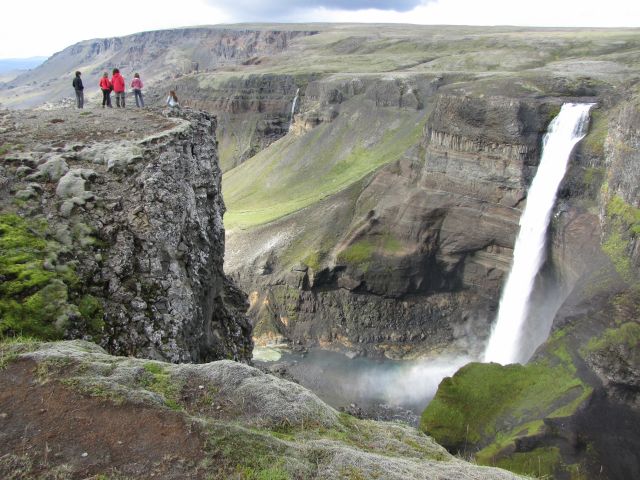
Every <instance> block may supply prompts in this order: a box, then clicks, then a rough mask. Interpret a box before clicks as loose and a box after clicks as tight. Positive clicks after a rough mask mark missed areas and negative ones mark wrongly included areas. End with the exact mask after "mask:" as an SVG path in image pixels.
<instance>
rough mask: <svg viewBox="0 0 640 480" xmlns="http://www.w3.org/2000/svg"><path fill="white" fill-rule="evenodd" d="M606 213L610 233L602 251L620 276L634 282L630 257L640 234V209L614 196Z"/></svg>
mask: <svg viewBox="0 0 640 480" xmlns="http://www.w3.org/2000/svg"><path fill="white" fill-rule="evenodd" d="M605 192H606V185H605ZM606 213H607V220H608V224H609V232H608V234H607V237H606V239H605V241H604V242H603V244H602V250H603V251H604V252H605V253H606V254H607V255H608V256H609V258H610V259H611V261H612V262H613V265H614V266H615V268H616V271H617V272H618V273H619V274H620V276H621V277H622V278H624V279H625V280H626V281H628V282H632V281H633V280H634V278H635V276H636V273H635V269H634V267H633V264H632V262H631V257H630V255H631V242H632V240H633V239H635V238H636V237H637V236H638V234H640V209H638V208H635V207H633V206H632V205H629V204H628V203H627V202H625V201H624V200H623V199H622V198H621V197H619V196H618V195H614V196H612V197H611V199H610V200H609V201H608V202H607V207H606Z"/></svg>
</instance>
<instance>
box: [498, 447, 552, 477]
mask: <svg viewBox="0 0 640 480" xmlns="http://www.w3.org/2000/svg"><path fill="white" fill-rule="evenodd" d="M561 463H562V457H561V455H560V449H559V448H557V447H543V448H536V449H535V450H531V451H530V452H517V453H514V454H512V455H510V456H508V457H505V458H502V459H500V460H498V461H497V462H496V464H495V466H496V467H500V468H504V469H505V470H510V471H512V472H516V473H521V474H523V475H530V476H535V477H536V478H546V477H548V476H551V475H553V474H554V472H555V471H556V470H557V469H558V467H560V465H561Z"/></svg>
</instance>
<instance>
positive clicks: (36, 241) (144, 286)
mask: <svg viewBox="0 0 640 480" xmlns="http://www.w3.org/2000/svg"><path fill="white" fill-rule="evenodd" d="M215 128H216V120H215V119H214V118H212V117H210V116H209V115H207V114H205V113H201V112H195V111H191V110H188V109H185V110H182V111H178V112H161V111H159V110H153V111H150V110H145V111H141V110H136V111H132V110H118V111H115V110H109V109H107V110H97V109H96V110H86V111H82V112H79V111H74V110H63V109H61V110H53V111H48V112H45V111H38V112H35V111H34V112H22V113H18V112H2V113H1V114H0V139H1V141H2V147H1V150H0V154H1V155H0V160H1V162H0V183H1V185H2V188H1V189H0V191H1V192H2V193H0V205H1V206H2V209H1V212H2V213H1V220H2V223H1V226H0V242H2V245H1V247H2V250H1V253H2V262H1V264H0V268H1V269H2V272H0V274H1V275H2V279H3V284H2V287H0V288H1V294H2V295H1V296H0V299H1V303H0V311H1V312H2V315H1V317H2V321H0V328H1V333H2V334H3V335H17V334H21V335H27V336H36V337H40V338H48V339H57V338H84V339H90V340H93V341H95V342H97V343H99V344H101V345H102V346H104V347H105V348H107V349H108V350H109V351H111V352H113V353H117V354H128V355H136V356H143V357H148V358H155V359H164V360H168V361H172V362H180V361H195V362H201V361H210V360H214V359H220V358H229V359H236V360H246V359H249V358H250V357H251V349H252V343H251V338H250V326H249V324H248V323H247V321H246V319H245V317H244V314H243V312H244V311H245V309H246V298H245V295H244V294H243V293H241V292H240V291H239V290H238V289H237V288H236V287H235V286H234V285H233V283H232V282H231V281H229V280H228V279H227V278H226V277H225V276H224V274H223V270H222V264H223V258H224V227H223V224H222V217H223V213H224V209H225V207H224V203H223V200H222V196H221V188H220V181H221V173H220V170H219V167H218V159H217V151H216V143H215V137H214V132H215Z"/></svg>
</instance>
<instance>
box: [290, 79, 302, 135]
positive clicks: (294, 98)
mask: <svg viewBox="0 0 640 480" xmlns="http://www.w3.org/2000/svg"><path fill="white" fill-rule="evenodd" d="M299 93H300V89H299V88H298V89H297V90H296V96H295V97H293V103H292V104H291V116H290V117H289V130H291V125H293V114H294V113H296V105H297V104H298V94H299Z"/></svg>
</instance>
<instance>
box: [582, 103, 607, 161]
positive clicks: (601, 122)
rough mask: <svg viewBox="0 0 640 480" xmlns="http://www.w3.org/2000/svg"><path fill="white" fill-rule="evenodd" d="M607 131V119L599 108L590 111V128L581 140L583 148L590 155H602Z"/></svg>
mask: <svg viewBox="0 0 640 480" xmlns="http://www.w3.org/2000/svg"><path fill="white" fill-rule="evenodd" d="M608 133H609V119H608V118H607V116H606V114H605V113H603V112H601V111H600V110H597V109H596V110H593V111H592V112H591V128H590V129H589V133H588V134H587V136H586V137H585V138H584V140H583V148H584V149H585V150H586V151H587V152H588V153H589V154H591V155H594V156H598V157H602V156H604V142H605V140H606V139H607V134H608Z"/></svg>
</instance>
